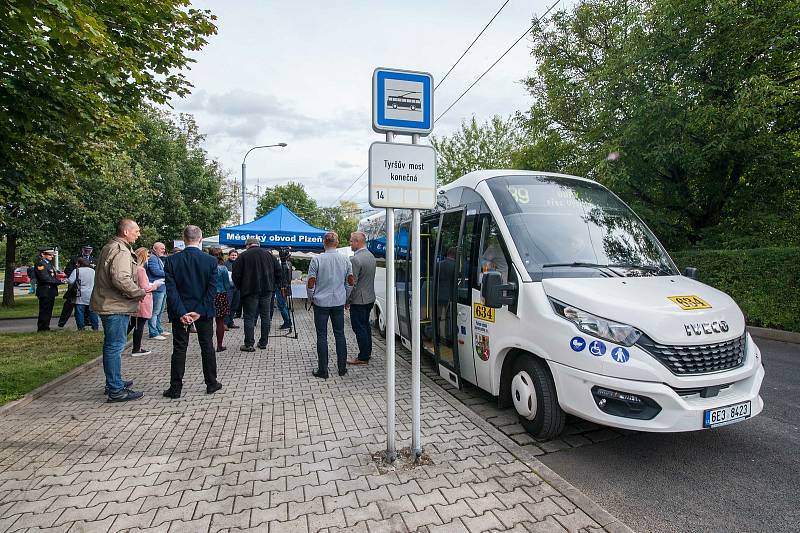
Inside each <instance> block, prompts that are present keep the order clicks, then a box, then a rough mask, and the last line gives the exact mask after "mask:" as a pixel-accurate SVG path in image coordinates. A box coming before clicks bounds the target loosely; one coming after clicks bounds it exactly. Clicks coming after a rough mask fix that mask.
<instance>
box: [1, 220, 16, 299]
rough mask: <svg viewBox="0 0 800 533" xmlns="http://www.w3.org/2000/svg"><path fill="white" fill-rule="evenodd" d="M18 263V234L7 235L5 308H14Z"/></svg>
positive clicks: (4, 288)
mask: <svg viewBox="0 0 800 533" xmlns="http://www.w3.org/2000/svg"><path fill="white" fill-rule="evenodd" d="M16 263H17V234H16V233H14V232H9V233H7V234H6V265H5V266H6V276H5V281H4V282H3V307H14V268H16V266H17V265H16Z"/></svg>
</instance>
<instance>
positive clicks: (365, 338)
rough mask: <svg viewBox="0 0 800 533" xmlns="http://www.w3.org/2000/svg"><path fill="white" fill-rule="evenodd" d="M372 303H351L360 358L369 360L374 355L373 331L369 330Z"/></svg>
mask: <svg viewBox="0 0 800 533" xmlns="http://www.w3.org/2000/svg"><path fill="white" fill-rule="evenodd" d="M371 311H372V304H350V325H351V326H352V327H353V333H355V334H356V342H358V358H359V359H360V360H361V361H369V358H370V357H371V356H372V332H371V331H370V330H369V314H370V312H371Z"/></svg>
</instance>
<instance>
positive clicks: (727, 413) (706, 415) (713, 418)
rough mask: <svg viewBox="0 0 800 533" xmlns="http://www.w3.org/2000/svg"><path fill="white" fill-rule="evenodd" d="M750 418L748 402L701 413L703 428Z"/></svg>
mask: <svg viewBox="0 0 800 533" xmlns="http://www.w3.org/2000/svg"><path fill="white" fill-rule="evenodd" d="M745 418H750V401H749V400H748V401H746V402H740V403H735V404H733V405H726V406H725V407H718V408H716V409H706V410H705V411H704V412H703V427H704V428H715V427H719V426H724V425H726V424H733V423H734V422H739V421H740V420H744V419H745Z"/></svg>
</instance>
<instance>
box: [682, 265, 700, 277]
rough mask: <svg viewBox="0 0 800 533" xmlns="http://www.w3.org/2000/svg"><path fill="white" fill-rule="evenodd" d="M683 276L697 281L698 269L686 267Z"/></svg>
mask: <svg viewBox="0 0 800 533" xmlns="http://www.w3.org/2000/svg"><path fill="white" fill-rule="evenodd" d="M683 275H684V276H686V277H687V278H692V279H697V269H696V268H695V267H686V268H684V269H683Z"/></svg>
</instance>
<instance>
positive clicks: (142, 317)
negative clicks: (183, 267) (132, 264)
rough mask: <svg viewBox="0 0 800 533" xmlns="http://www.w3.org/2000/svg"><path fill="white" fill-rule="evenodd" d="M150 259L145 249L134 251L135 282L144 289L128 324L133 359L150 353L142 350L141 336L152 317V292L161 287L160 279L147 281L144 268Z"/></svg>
mask: <svg viewBox="0 0 800 533" xmlns="http://www.w3.org/2000/svg"><path fill="white" fill-rule="evenodd" d="M148 257H150V252H149V251H148V250H147V248H138V249H137V250H136V264H137V265H138V268H137V269H136V280H137V283H138V285H139V287H140V288H142V289H144V292H145V295H144V299H143V300H142V301H141V302H139V309H138V310H137V311H136V315H134V316H132V317H131V321H130V324H128V333H130V332H131V331H133V352H132V353H131V355H132V356H133V357H138V356H140V355H149V354H150V353H152V352H151V351H150V350H143V349H142V334H143V333H144V325H145V324H147V321H148V320H149V319H150V317H151V316H153V295H152V292H153V291H154V290H156V289H158V287H159V286H160V285H161V283H162V281H161V280H160V279H157V280H155V281H154V282H153V283H150V281H149V280H148V279H147V271H146V270H145V268H144V266H145V265H146V264H147V259H148Z"/></svg>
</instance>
